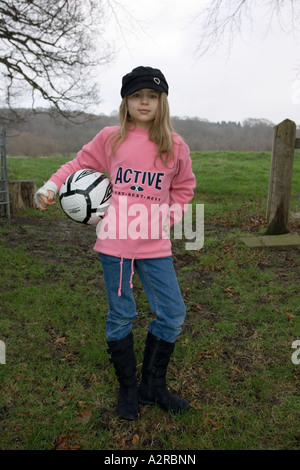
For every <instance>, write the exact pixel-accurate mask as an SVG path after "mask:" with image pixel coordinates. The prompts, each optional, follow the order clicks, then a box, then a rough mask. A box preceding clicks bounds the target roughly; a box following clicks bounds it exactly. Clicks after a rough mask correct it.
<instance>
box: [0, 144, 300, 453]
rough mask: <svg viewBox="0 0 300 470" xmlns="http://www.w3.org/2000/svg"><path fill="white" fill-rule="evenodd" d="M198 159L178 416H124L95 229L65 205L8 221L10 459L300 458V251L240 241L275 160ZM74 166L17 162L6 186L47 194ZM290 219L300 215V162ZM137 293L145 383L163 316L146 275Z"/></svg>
mask: <svg viewBox="0 0 300 470" xmlns="http://www.w3.org/2000/svg"><path fill="white" fill-rule="evenodd" d="M192 157H193V168H194V172H195V174H196V177H197V190H196V192H195V199H194V203H201V204H204V207H205V243H204V247H203V248H202V249H201V250H199V251H186V250H185V240H174V241H173V255H174V256H173V257H174V266H175V269H176V272H177V275H178V280H179V283H180V286H181V289H182V293H183V297H184V300H185V303H186V306H187V317H186V323H185V326H184V330H183V332H182V334H181V336H180V337H179V339H178V342H177V346H176V348H175V353H174V356H173V358H172V360H171V363H170V367H169V374H168V377H169V379H168V383H169V387H170V389H172V390H173V391H175V392H176V393H178V394H180V395H181V396H182V397H184V398H186V399H188V400H189V401H190V403H191V409H190V410H189V411H188V412H186V413H184V414H182V415H179V416H173V415H169V414H166V413H164V412H163V411H162V410H161V409H160V408H158V407H157V406H150V405H147V406H144V405H143V406H141V415H140V419H139V420H138V421H136V422H126V421H122V420H120V419H119V418H118V417H117V415H116V397H117V387H118V384H117V380H116V377H115V374H114V371H113V369H112V367H111V365H110V363H109V361H108V354H107V352H106V348H107V347H106V342H105V316H106V311H107V302H106V294H105V289H104V282H103V277H102V274H101V269H100V263H99V262H98V259H97V254H96V253H95V252H94V251H93V249H92V248H93V244H94V241H95V237H96V235H95V233H94V229H93V228H92V227H87V226H81V225H79V224H75V223H72V221H70V220H69V219H67V218H66V217H65V216H64V215H63V214H62V213H61V210H60V208H59V204H57V205H56V206H55V207H54V208H52V209H53V210H49V211H48V212H47V213H41V212H39V211H35V210H26V211H22V212H20V213H18V215H17V216H14V217H13V218H12V220H11V223H9V222H8V221H7V220H6V219H3V218H2V219H0V237H1V238H0V254H1V255H0V256H1V285H0V295H1V303H0V340H2V341H3V342H4V343H5V346H6V364H0V384H1V385H0V387H1V388H0V449H2V450H4V449H27V450H46V449H83V450H92V449H97V450H103V449H112V450H116V449H120V450H141V449H143V450H144V449H145V450H154V449H156V450H174V449H176V450H216V449H218V450H225V449H232V450H237V449H239V450H255V449H262V450H266V449H276V450H280V449H285V450H299V449H300V424H299V423H300V394H299V390H300V388H299V377H300V364H294V363H293V362H292V354H293V352H295V350H294V349H292V343H293V342H294V341H295V340H296V339H300V320H299V319H300V314H299V305H300V289H299V286H300V250H299V249H286V250H263V251H259V250H250V249H248V248H247V247H246V246H245V245H244V244H243V243H242V242H241V240H240V237H241V236H243V235H248V234H254V233H259V234H262V233H264V231H265V229H266V221H265V209H266V197H267V192H268V179H269V168H270V154H269V153H237V152H235V153H234V152H194V153H193V154H192ZM63 162H64V159H62V158H34V159H33V158H31V159H30V158H21V157H20V158H9V159H8V170H9V179H34V180H35V181H36V182H37V185H38V186H40V185H41V184H42V183H43V182H44V181H45V180H47V179H48V177H49V176H50V175H51V174H52V172H54V171H55V170H56V169H57V168H58V167H59V166H60V164H61V163H63ZM291 209H292V210H293V211H294V212H300V158H299V154H298V155H297V156H296V158H295V165H294V176H293V187H292V196H291ZM290 228H291V230H292V231H295V232H298V233H300V226H299V224H298V226H297V225H292V226H290ZM134 291H135V296H136V302H137V308H138V312H139V317H138V319H137V320H136V321H135V324H134V338H135V350H136V354H137V360H138V371H139V375H140V368H141V362H142V353H143V346H144V341H145V338H146V334H147V329H148V324H149V322H150V320H151V318H152V313H151V311H150V309H149V305H148V303H147V299H146V297H145V294H144V293H143V290H142V288H141V285H140V282H139V280H138V278H137V276H136V275H135V276H134ZM298 357H300V352H299V354H298ZM294 362H295V361H294Z"/></svg>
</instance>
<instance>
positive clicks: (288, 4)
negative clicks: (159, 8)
mask: <svg viewBox="0 0 300 470" xmlns="http://www.w3.org/2000/svg"><path fill="white" fill-rule="evenodd" d="M258 7H259V10H258ZM258 11H259V14H260V18H261V17H262V18H263V20H264V21H265V34H268V33H270V32H271V30H272V27H273V25H274V23H276V22H277V23H278V24H279V25H280V27H281V29H282V31H284V32H285V33H287V34H294V35H295V36H296V35H297V34H298V33H299V31H300V1H299V0H261V1H260V2H257V1H256V0H210V1H209V3H208V5H207V7H206V8H204V9H203V10H202V11H201V12H200V13H198V14H196V15H195V16H194V21H197V22H199V23H200V30H201V33H200V36H199V41H198V46H197V49H196V54H197V56H198V57H199V56H202V55H204V54H205V53H207V52H208V51H209V50H210V51H211V50H213V49H215V48H218V47H219V46H220V44H223V45H225V46H226V47H227V48H228V51H230V50H231V46H232V44H233V41H234V40H235V38H236V37H237V36H238V35H241V34H242V25H243V24H244V22H245V20H248V22H250V24H252V27H253V29H254V28H255V18H257V13H258Z"/></svg>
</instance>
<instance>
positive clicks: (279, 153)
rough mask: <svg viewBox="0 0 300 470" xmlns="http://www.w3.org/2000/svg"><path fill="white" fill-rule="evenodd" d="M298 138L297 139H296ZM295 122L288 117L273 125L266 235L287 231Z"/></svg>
mask: <svg viewBox="0 0 300 470" xmlns="http://www.w3.org/2000/svg"><path fill="white" fill-rule="evenodd" d="M297 140H298V139H297ZM295 147H296V124H295V123H294V122H293V121H290V120H289V119H286V120H285V121H283V122H281V123H280V124H278V125H277V126H275V127H274V140H273V148H272V160H271V170H270V180H269V194H268V203H267V223H268V227H267V231H266V234H267V235H282V234H284V233H288V232H289V229H288V218H289V208H290V196H291V186H292V174H293V162H294V151H295Z"/></svg>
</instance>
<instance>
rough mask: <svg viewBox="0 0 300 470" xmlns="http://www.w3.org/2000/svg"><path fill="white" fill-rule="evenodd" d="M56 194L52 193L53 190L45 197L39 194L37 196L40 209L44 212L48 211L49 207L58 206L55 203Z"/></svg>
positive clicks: (49, 190)
mask: <svg viewBox="0 0 300 470" xmlns="http://www.w3.org/2000/svg"><path fill="white" fill-rule="evenodd" d="M54 197H55V193H54V191H51V189H48V196H44V195H43V194H38V195H37V203H38V206H39V209H41V210H42V211H47V210H48V206H53V205H54V204H56V202H55V201H54Z"/></svg>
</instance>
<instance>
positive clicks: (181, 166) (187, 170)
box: [170, 141, 196, 225]
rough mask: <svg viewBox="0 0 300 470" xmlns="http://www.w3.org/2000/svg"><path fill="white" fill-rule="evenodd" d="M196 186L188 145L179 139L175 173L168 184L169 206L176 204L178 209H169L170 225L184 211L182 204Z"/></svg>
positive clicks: (191, 194) (192, 194) (190, 195)
mask: <svg viewBox="0 0 300 470" xmlns="http://www.w3.org/2000/svg"><path fill="white" fill-rule="evenodd" d="M195 187H196V178H195V175H194V173H193V170H192V160H191V157H190V150H189V148H188V146H187V145H186V144H185V143H184V142H183V141H181V143H180V150H179V158H178V163H177V168H176V173H175V175H174V178H173V180H172V183H171V186H170V206H172V205H173V204H176V205H177V207H178V208H179V206H180V210H175V211H171V213H170V225H173V224H174V223H175V224H176V223H178V222H179V220H180V219H181V217H182V215H183V212H184V205H185V204H188V203H189V202H190V201H191V200H192V198H193V196H194V189H195Z"/></svg>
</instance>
